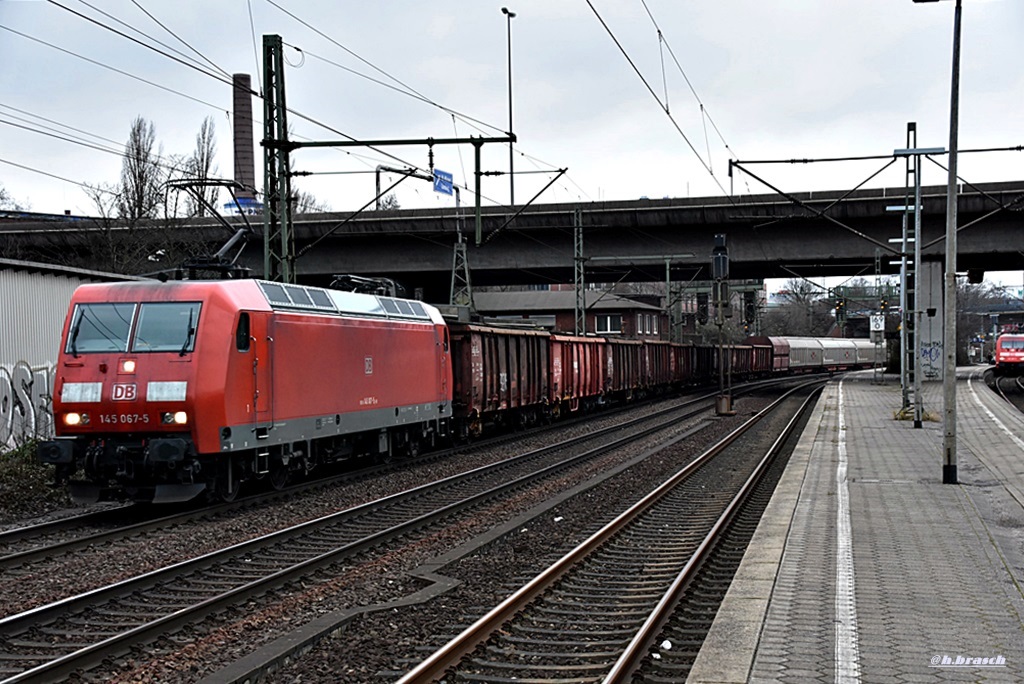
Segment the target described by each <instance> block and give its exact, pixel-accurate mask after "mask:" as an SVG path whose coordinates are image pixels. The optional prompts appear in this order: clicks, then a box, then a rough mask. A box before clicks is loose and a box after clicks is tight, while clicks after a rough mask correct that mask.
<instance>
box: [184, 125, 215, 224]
mask: <svg viewBox="0 0 1024 684" xmlns="http://www.w3.org/2000/svg"><path fill="white" fill-rule="evenodd" d="M216 155H217V135H216V131H215V130H214V123H213V117H212V116H208V117H206V118H205V119H204V120H203V125H202V126H201V127H200V128H199V133H197V134H196V148H195V150H193V152H192V156H191V157H189V158H188V159H187V160H185V164H184V177H186V178H194V179H196V180H199V181H206V180H209V179H211V178H214V177H216V175H217V166H216V165H215V164H214V163H213V160H214V157H215V156H216ZM196 190H197V192H199V193H200V196H201V197H202V198H203V199H204V200H205V203H204V202H201V201H199V200H198V199H197V198H196V197H195V195H192V194H191V193H188V194H187V195H186V199H185V211H186V213H187V215H189V216H208V215H209V214H210V211H209V209H207V206H206V205H207V204H209V205H212V206H214V207H216V206H217V195H218V193H219V190H220V189H219V188H218V187H216V186H211V187H208V188H201V189H200V188H198V187H197V189H196Z"/></svg>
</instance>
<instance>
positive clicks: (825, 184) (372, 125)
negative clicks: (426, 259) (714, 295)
mask: <svg viewBox="0 0 1024 684" xmlns="http://www.w3.org/2000/svg"><path fill="white" fill-rule="evenodd" d="M90 4H91V5H95V6H96V7H101V8H102V10H103V11H104V12H106V13H108V16H104V15H103V14H100V13H99V12H98V11H97V10H95V9H92V8H91V7H90V6H89V5H90ZM963 4H964V10H963V16H964V19H963V38H962V45H963V47H962V66H961V112H960V147H961V149H971V148H993V147H994V148H1002V147H1011V146H1016V145H1020V144H1024V67H1022V65H1024V40H1022V37H1024V2H1020V0H963ZM61 6H63V7H65V8H67V9H62V7H61ZM503 6H506V7H508V8H509V9H510V10H512V11H513V12H515V13H516V16H515V18H514V19H512V21H511V37H512V78H513V81H512V90H513V128H514V131H515V133H516V135H517V136H518V138H519V143H518V144H517V146H516V148H515V152H516V154H515V169H516V171H517V172H519V171H531V172H535V173H530V174H524V175H517V176H516V180H515V198H516V201H517V203H523V202H524V201H526V200H528V199H530V198H531V197H533V195H534V194H535V193H537V192H538V191H540V189H541V188H542V187H543V186H544V185H545V184H546V183H548V181H550V180H551V179H552V178H553V177H554V173H553V170H554V169H558V168H567V169H568V173H567V175H566V176H565V177H563V178H562V179H560V180H559V181H558V182H556V183H555V184H554V185H552V186H551V188H549V189H548V190H547V191H546V192H545V193H544V194H543V195H542V196H541V198H539V199H538V201H539V202H575V201H582V202H591V201H601V200H619V199H634V198H638V197H642V196H647V197H651V198H661V197H685V196H691V197H695V196H714V195H721V194H723V193H728V192H734V193H737V194H739V193H750V192H754V193H763V192H769V191H770V190H769V188H767V187H765V186H764V185H762V184H761V183H759V182H758V181H756V180H755V179H753V178H751V177H749V176H744V175H737V177H736V178H735V179H732V180H731V179H730V178H729V177H728V160H729V159H730V158H733V159H739V160H744V161H749V160H772V159H792V158H800V159H803V158H825V157H846V156H865V155H886V154H891V153H892V151H893V150H894V149H896V148H901V147H904V146H905V144H906V125H907V122H908V121H916V122H917V124H918V130H919V137H918V145H919V146H920V147H946V146H947V144H948V135H949V132H948V131H949V105H950V102H949V89H950V72H951V48H952V27H953V9H954V3H953V2H952V1H946V2H934V3H928V4H915V3H913V2H912V1H911V0H775V1H772V2H765V0H685V1H683V0H589V2H588V0H502V1H497V0H496V1H493V2H492V1H491V0H450V1H449V2H445V3H429V2H412V1H409V0H378V1H377V2H355V1H353V0H323V1H320V0H304V1H302V2H296V1H294V0H292V1H289V0H273V2H271V0H201V1H200V0H174V1H173V2H172V1H170V0H162V1H160V2H157V1H156V0H94V1H93V2H90V3H89V4H86V3H85V2H79V0H58V1H57V2H48V1H47V0H0V28H2V29H3V35H2V36H0V83H3V94H2V96H0V105H2V106H0V123H2V124H3V125H0V183H2V185H3V187H4V188H6V190H7V192H8V193H9V194H10V195H11V196H12V197H13V199H14V200H16V201H17V202H19V203H20V204H22V205H23V206H26V207H27V208H29V209H31V210H32V211H37V212H52V213H58V212H63V211H65V210H70V211H71V212H72V213H75V214H90V213H93V212H92V207H91V203H90V201H89V199H88V198H87V196H86V195H85V193H84V192H83V191H82V190H81V188H80V187H79V186H78V185H76V184H75V183H89V184H100V183H107V184H113V183H116V182H117V180H118V176H119V172H120V167H121V160H120V158H119V157H118V156H117V154H112V153H110V152H106V151H101V150H98V149H95V148H96V147H100V148H105V149H109V150H113V151H114V152H117V151H119V150H123V146H124V142H125V141H126V139H127V136H128V131H129V129H130V126H131V122H132V120H133V119H134V118H135V117H137V116H142V117H143V118H145V119H147V120H148V121H151V122H152V123H153V124H154V127H155V131H156V137H157V140H158V142H159V144H160V145H161V146H162V149H163V152H164V153H165V154H168V155H170V154H178V155H187V154H189V153H190V152H191V151H192V150H193V149H194V146H195V135H196V133H197V132H198V130H199V127H200V125H201V124H202V122H203V120H204V118H206V117H208V116H212V117H213V120H214V122H215V125H216V133H217V140H218V157H217V166H218V170H219V174H220V175H221V176H223V177H230V176H231V175H232V174H233V161H232V159H233V158H232V149H231V148H232V143H231V111H230V110H231V89H230V86H229V85H227V84H226V83H225V82H224V81H223V80H218V78H215V77H212V76H210V75H209V74H210V73H213V74H223V73H226V74H231V73H236V72H247V73H250V74H253V81H254V84H256V87H257V88H259V84H260V82H261V77H260V76H259V75H258V74H259V73H260V70H261V65H260V64H259V61H261V60H262V36H263V35H264V34H278V35H280V36H281V37H282V38H283V40H284V42H285V44H286V45H288V46H293V47H288V48H286V60H287V63H288V65H287V66H286V68H285V84H286V90H287V103H288V106H289V107H290V108H291V109H293V110H294V111H296V112H298V113H301V114H302V115H303V116H305V117H309V118H310V119H313V120H315V121H316V122H319V123H322V124H325V125H326V126H329V127H330V128H332V129H334V130H333V131H331V130H328V129H326V128H324V127H321V126H318V125H316V124H314V123H311V122H309V121H307V120H304V119H301V118H299V116H295V115H292V116H291V117H290V120H289V123H290V126H291V128H292V130H293V133H294V135H295V136H296V137H297V138H298V139H304V140H333V139H338V138H339V137H341V136H340V135H339V132H340V133H341V134H344V135H347V136H352V137H355V138H358V139H396V138H397V139H411V138H426V137H435V138H438V137H456V136H457V137H467V136H471V135H474V136H478V135H484V136H500V135H503V132H504V131H506V130H508V64H507V61H506V60H507V46H508V44H507V29H508V24H507V19H506V16H505V15H504V14H502V12H501V8H502V7H503ZM282 8H284V9H282ZM69 10H71V11H69ZM285 10H286V11H285ZM75 13H80V14H81V15H85V16H87V17H91V18H93V19H94V20H95V21H96V22H98V23H99V24H103V25H105V26H107V27H111V28H113V29H116V30H117V31H119V32H122V33H125V34H128V35H131V36H132V37H134V38H135V39H137V40H138V41H140V42H142V43H145V44H148V45H156V42H155V41H157V40H159V41H161V42H162V43H164V44H166V45H167V46H170V48H173V49H174V50H178V51H180V52H181V53H182V55H183V56H178V59H180V60H182V61H188V62H190V63H193V64H198V65H199V67H198V68H192V67H190V66H186V65H184V64H182V63H181V62H180V61H175V60H174V59H171V58H169V57H168V56H166V55H164V54H158V53H157V52H154V51H153V50H150V49H148V48H146V47H143V46H142V45H140V44H139V43H137V42H133V40H131V39H129V38H127V37H124V36H122V35H118V34H117V33H114V32H112V31H110V30H108V29H107V28H103V27H102V26H100V25H98V24H97V23H92V22H90V21H89V20H87V19H85V18H83V17H82V16H78V15H76V14H75ZM147 13H148V14H147ZM289 13H291V15H293V16H289ZM118 22H123V23H118ZM158 22H159V23H158ZM606 26H607V28H606ZM133 29H137V30H138V31H141V32H143V33H145V34H147V35H148V36H149V37H144V36H142V35H140V34H138V33H135V32H134V31H133ZM659 29H660V33H661V36H662V40H661V41H659ZM617 42H618V45H617ZM44 43H46V44H44ZM619 45H621V48H622V49H621V50H620V47H619ZM157 47H158V48H159V49H160V50H161V51H162V52H164V53H170V52H171V50H170V49H169V48H168V47H160V46H157ZM295 48H300V49H301V52H300V51H299V50H296V49H295ZM257 53H258V54H257ZM624 53H625V54H624ZM258 55H259V56H258ZM627 57H628V59H627ZM193 60H194V61H193ZM258 60H259V61H258ZM630 61H632V65H631V63H630ZM211 64H212V65H215V66H211ZM634 65H635V69H634ZM637 71H639V72H640V75H642V77H643V79H645V80H646V83H645V80H643V79H641V76H640V75H638V74H637ZM203 72H206V73H203ZM353 72H357V73H353ZM684 74H685V77H684ZM223 78H225V77H224V76H221V77H220V79H223ZM371 79H372V80H371ZM687 80H688V81H689V85H688V83H687ZM691 86H692V88H691ZM410 90H412V91H415V92H416V93H418V95H416V96H410V95H409V91H410ZM652 91H653V94H652ZM666 102H667V105H668V109H669V112H670V114H671V118H670V116H669V115H668V114H666V112H665V109H664V105H665V103H666ZM253 110H254V114H255V118H256V119H257V124H256V129H257V133H256V136H257V138H259V137H261V136H262V119H263V116H262V102H261V101H260V100H254V106H253ZM452 112H454V113H455V115H454V116H453V113H452ZM44 127H45V128H46V129H47V133H48V134H43V133H39V132H35V131H38V130H40V129H43V128H44ZM65 127H69V128H65ZM72 129H76V130H72ZM54 135H59V136H60V137H64V138H75V139H79V140H84V141H85V142H86V143H87V144H86V145H82V144H76V143H73V142H68V141H66V140H60V139H56V138H55V137H53V136H54ZM726 146H728V147H726ZM382 149H383V148H382ZM386 151H387V152H389V153H390V154H392V155H394V157H397V160H396V159H394V158H386V157H384V156H383V155H382V154H380V153H377V152H374V151H371V150H364V149H359V150H355V149H349V150H347V151H343V150H302V151H299V152H297V153H296V154H295V155H294V157H293V159H294V168H296V169H297V170H303V171H317V172H321V173H323V172H330V175H319V176H313V177H310V178H303V179H299V180H298V185H299V187H300V188H301V189H303V190H306V191H308V192H310V193H312V194H313V195H314V196H316V198H317V199H318V200H320V201H321V202H323V203H326V204H327V205H329V206H330V207H331V208H332V209H334V210H338V211H344V210H352V209H356V208H358V207H359V206H361V205H362V204H364V203H365V202H368V201H370V200H371V199H372V197H373V195H374V192H373V188H374V175H373V173H372V172H373V170H374V169H375V167H376V166H377V165H378V164H380V163H384V164H388V165H392V166H395V165H401V164H403V163H408V164H413V165H416V166H418V167H420V168H426V167H427V165H428V154H427V149H426V148H425V147H424V146H408V147H393V148H390V147H389V148H386ZM1022 155H1024V153H1021V152H999V153H995V152H990V153H978V154H964V155H963V156H962V157H961V159H960V170H961V175H962V176H963V177H964V178H965V179H966V180H968V181H971V182H982V181H993V180H1020V179H1024V156H1022ZM939 161H941V162H942V163H945V158H944V157H942V158H939ZM434 163H435V166H436V167H437V168H439V169H442V170H445V171H449V172H451V173H453V174H454V176H455V181H456V183H459V184H464V185H465V184H468V185H469V186H472V173H473V151H472V147H471V146H461V147H456V146H443V147H442V146H438V147H436V148H435V149H434ZM883 164H884V162H883V161H877V160H876V161H869V162H834V163H827V164H826V163H822V164H812V165H769V166H762V165H759V166H757V167H751V168H752V170H754V171H755V172H756V173H757V174H758V175H760V176H762V177H763V178H764V179H765V180H767V181H769V182H770V183H772V184H773V185H776V186H779V187H781V188H782V189H784V190H787V191H801V190H814V189H847V188H850V187H853V186H855V185H858V184H860V183H861V182H863V181H864V180H865V179H867V178H868V177H869V176H871V175H872V174H873V173H875V172H876V171H877V170H878V169H880V168H881V167H882V165H883ZM507 169H508V147H507V146H505V145H498V144H490V145H485V146H484V147H483V170H484V171H506V170H507ZM923 169H924V171H925V178H924V180H925V183H928V184H942V183H944V182H945V173H944V171H943V170H942V169H941V168H939V167H937V166H935V165H934V164H930V163H925V164H924V165H923ZM339 172H346V173H339ZM351 172H360V173H351ZM256 173H257V184H258V185H262V161H261V157H260V152H259V148H257V170H256ZM46 174H51V175H46ZM53 176H57V177H60V178H62V179H66V180H60V179H58V178H54V177H53ZM394 179H395V177H393V176H392V177H391V180H392V181H393V180H394ZM68 181H73V182H68ZM903 183H904V173H903V166H902V164H897V165H894V166H893V167H892V168H890V169H889V170H888V171H886V172H885V173H883V174H882V175H881V176H879V177H878V178H876V179H874V180H872V181H871V182H870V183H869V185H871V186H879V185H883V184H884V185H887V186H893V187H895V186H901V185H902V184H903ZM483 195H484V198H485V199H484V201H485V203H489V204H504V203H507V202H508V198H509V184H508V178H507V176H496V177H487V178H485V179H484V188H483ZM396 196H397V198H398V200H399V203H400V204H401V206H402V207H405V208H414V207H432V206H439V205H442V206H446V205H449V204H451V202H452V200H451V199H450V198H448V197H444V196H439V195H436V194H435V193H434V192H433V191H432V188H431V186H430V185H429V184H428V183H426V182H423V181H418V180H409V181H406V182H404V183H403V184H402V186H400V187H399V189H398V190H397V191H396ZM463 202H464V203H470V202H472V195H471V194H470V193H467V192H463Z"/></svg>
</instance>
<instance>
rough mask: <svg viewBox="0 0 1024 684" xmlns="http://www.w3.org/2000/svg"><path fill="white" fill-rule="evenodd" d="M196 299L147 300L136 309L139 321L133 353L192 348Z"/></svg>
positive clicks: (193, 345)
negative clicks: (176, 300) (184, 300)
mask: <svg viewBox="0 0 1024 684" xmlns="http://www.w3.org/2000/svg"><path fill="white" fill-rule="evenodd" d="M200 308H201V305H200V303H199V302H150V303H145V304H143V305H142V307H141V308H140V310H139V324H138V326H136V329H135V338H134V340H133V341H132V351H134V352H169V351H176V352H179V353H180V354H182V355H184V354H185V353H186V352H190V351H192V350H193V349H194V348H195V344H196V327H197V326H198V325H199V309H200Z"/></svg>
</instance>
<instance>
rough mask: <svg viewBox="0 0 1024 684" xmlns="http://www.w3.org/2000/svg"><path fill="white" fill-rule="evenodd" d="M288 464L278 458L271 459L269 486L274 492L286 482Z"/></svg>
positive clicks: (283, 486)
mask: <svg viewBox="0 0 1024 684" xmlns="http://www.w3.org/2000/svg"><path fill="white" fill-rule="evenodd" d="M288 475H289V472H288V466H286V465H285V464H283V463H281V460H280V459H277V458H275V459H273V460H272V462H271V464H270V486H271V487H273V488H274V491H275V492H279V491H281V490H282V489H284V488H285V485H287V484H288Z"/></svg>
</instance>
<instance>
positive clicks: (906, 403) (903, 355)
mask: <svg viewBox="0 0 1024 684" xmlns="http://www.w3.org/2000/svg"><path fill="white" fill-rule="evenodd" d="M902 251H903V253H902V255H901V256H900V389H901V390H902V391H903V408H905V409H908V408H910V383H909V380H910V368H908V367H907V356H908V354H907V212H906V209H904V211H903V250H902Z"/></svg>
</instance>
